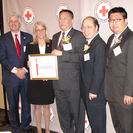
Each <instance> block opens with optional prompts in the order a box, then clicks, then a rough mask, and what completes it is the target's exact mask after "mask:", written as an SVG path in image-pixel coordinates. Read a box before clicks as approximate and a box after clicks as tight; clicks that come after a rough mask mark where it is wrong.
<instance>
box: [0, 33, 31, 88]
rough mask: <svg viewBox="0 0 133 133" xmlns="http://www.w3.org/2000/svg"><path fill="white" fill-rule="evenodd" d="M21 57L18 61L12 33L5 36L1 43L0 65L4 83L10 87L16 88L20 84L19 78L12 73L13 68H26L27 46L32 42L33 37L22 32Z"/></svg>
mask: <svg viewBox="0 0 133 133" xmlns="http://www.w3.org/2000/svg"><path fill="white" fill-rule="evenodd" d="M20 38H21V57H20V62H19V61H18V57H17V53H16V47H15V44H14V40H13V37H12V34H11V32H7V33H6V34H4V35H3V37H2V39H1V41H0V63H1V64H2V76H3V83H4V85H5V86H6V87H7V88H8V87H15V86H17V85H18V84H19V78H17V76H15V74H13V73H12V72H11V70H12V69H13V67H17V68H22V67H23V66H24V58H25V50H26V45H27V44H28V43H29V42H31V41H32V36H31V35H30V34H28V33H25V32H22V31H21V32H20Z"/></svg>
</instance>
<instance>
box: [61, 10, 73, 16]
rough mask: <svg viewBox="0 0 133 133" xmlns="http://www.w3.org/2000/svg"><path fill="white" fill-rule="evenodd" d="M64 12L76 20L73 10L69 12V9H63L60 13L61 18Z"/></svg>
mask: <svg viewBox="0 0 133 133" xmlns="http://www.w3.org/2000/svg"><path fill="white" fill-rule="evenodd" d="M63 12H67V13H69V14H70V15H71V17H72V18H74V14H73V12H72V11H71V10H68V9H63V10H61V11H60V12H59V16H60V14H61V13H63Z"/></svg>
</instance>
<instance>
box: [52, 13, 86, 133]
mask: <svg viewBox="0 0 133 133" xmlns="http://www.w3.org/2000/svg"><path fill="white" fill-rule="evenodd" d="M72 26H73V13H72V11H70V10H62V11H61V12H60V13H59V27H60V29H61V31H60V32H58V33H56V34H55V35H54V36H53V39H52V47H53V51H52V54H53V55H56V56H58V73H59V80H57V81H54V89H55V97H56V103H57V111H58V116H59V121H60V125H61V128H62V130H63V133H84V120H83V121H82V122H81V121H80V120H79V119H80V117H79V113H80V111H79V110H80V102H81V99H80V85H79V84H80V61H81V60H80V59H81V58H82V57H81V56H82V53H83V44H84V42H85V38H84V36H83V34H82V33H81V32H80V31H78V30H75V29H74V28H72Z"/></svg>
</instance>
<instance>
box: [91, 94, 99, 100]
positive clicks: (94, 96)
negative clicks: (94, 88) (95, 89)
mask: <svg viewBox="0 0 133 133" xmlns="http://www.w3.org/2000/svg"><path fill="white" fill-rule="evenodd" d="M95 98H97V95H96V94H93V93H89V100H93V99H95Z"/></svg>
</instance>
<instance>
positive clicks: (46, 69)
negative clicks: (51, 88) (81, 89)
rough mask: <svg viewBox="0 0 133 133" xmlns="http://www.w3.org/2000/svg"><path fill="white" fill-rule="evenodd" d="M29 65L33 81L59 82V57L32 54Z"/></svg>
mask: <svg viewBox="0 0 133 133" xmlns="http://www.w3.org/2000/svg"><path fill="white" fill-rule="evenodd" d="M29 64H30V65H29V68H30V79H31V80H47V79H48V80H58V64H57V56H53V55H50V54H31V55H29Z"/></svg>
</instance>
